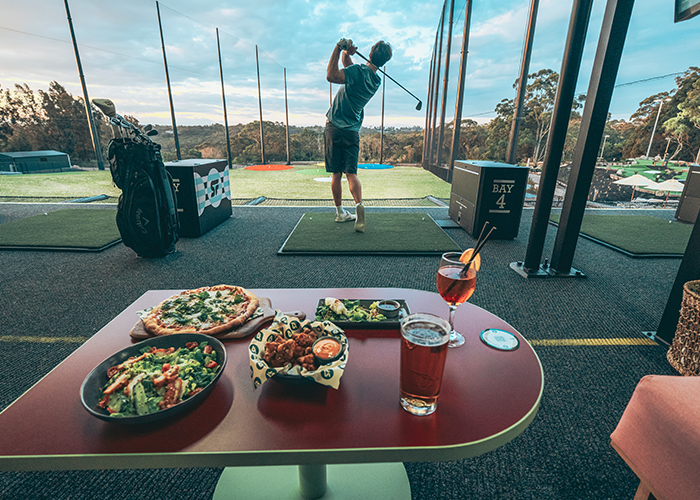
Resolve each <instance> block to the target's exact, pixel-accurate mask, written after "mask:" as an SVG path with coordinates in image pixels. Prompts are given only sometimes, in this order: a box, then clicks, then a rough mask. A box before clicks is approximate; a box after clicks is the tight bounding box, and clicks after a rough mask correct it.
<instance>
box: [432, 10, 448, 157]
mask: <svg viewBox="0 0 700 500" xmlns="http://www.w3.org/2000/svg"><path fill="white" fill-rule="evenodd" d="M445 9H447V0H445V3H444V4H443V6H442V16H441V17H440V43H439V44H438V49H437V67H436V69H435V93H434V94H433V116H432V119H433V126H432V133H431V134H430V159H429V161H430V163H431V164H433V158H434V157H435V155H434V148H435V137H434V135H435V127H436V126H437V99H438V95H440V77H439V75H440V69H441V67H442V36H443V33H444V32H445ZM442 91H443V93H444V92H445V89H443V90H442ZM435 164H436V165H437V161H436V162H435ZM438 166H439V165H438Z"/></svg>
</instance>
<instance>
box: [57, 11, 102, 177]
mask: <svg viewBox="0 0 700 500" xmlns="http://www.w3.org/2000/svg"><path fill="white" fill-rule="evenodd" d="M63 3H64V4H65V6H66V16H67V17H68V27H69V28H70V36H71V39H72V40H73V51H74V52H75V61H76V63H77V64H78V76H79V77H80V85H81V86H82V87H83V100H84V101H85V114H86V115H87V119H88V126H89V128H90V137H91V138H92V146H93V147H94V148H95V159H96V160H97V168H98V170H104V169H105V165H104V160H103V159H102V146H101V145H100V136H99V135H98V133H97V126H96V125H95V117H94V116H93V115H92V105H91V104H90V98H89V97H88V91H87V85H85V75H84V74H83V65H82V63H81V62H80V53H79V52H78V42H77V41H76V40H75V31H74V30H73V19H72V18H71V15H70V9H69V8H68V0H64V2H63Z"/></svg>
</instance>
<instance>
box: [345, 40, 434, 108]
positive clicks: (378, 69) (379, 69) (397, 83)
mask: <svg viewBox="0 0 700 500" xmlns="http://www.w3.org/2000/svg"><path fill="white" fill-rule="evenodd" d="M355 54H357V55H358V56H360V57H361V58H362V59H364V60H365V61H367V62H372V61H370V60H369V59H367V58H366V57H365V56H363V55H362V54H360V53H359V52H357V51H356V52H355ZM377 71H380V72H381V73H382V74H383V75H384V76H386V77H387V78H388V79H389V80H391V81H392V82H394V83H395V84H396V85H398V86H399V87H401V88H402V89H404V90H405V91H406V92H408V93H409V94H410V95H411V96H412V97H413V98H414V99H416V100H418V102H421V100H420V99H418V98H417V97H416V96H415V95H413V93H411V91H410V90H408V89H407V88H406V87H404V86H403V85H401V84H400V83H399V82H397V81H396V80H394V79H393V78H392V77H390V76H389V75H387V74H386V73H385V72H384V70H383V69H381V68H377Z"/></svg>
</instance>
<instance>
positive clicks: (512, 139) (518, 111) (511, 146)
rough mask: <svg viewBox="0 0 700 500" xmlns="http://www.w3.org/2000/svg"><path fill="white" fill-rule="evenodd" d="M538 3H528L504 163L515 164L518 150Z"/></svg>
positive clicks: (534, 0) (533, 0) (534, 1)
mask: <svg viewBox="0 0 700 500" xmlns="http://www.w3.org/2000/svg"><path fill="white" fill-rule="evenodd" d="M539 3H540V2H539V0H532V3H530V16H529V17H528V22H527V31H526V34H525V47H524V48H523V60H522V64H521V65H520V78H519V79H518V96H517V98H516V100H515V109H514V110H513V123H511V127H510V136H509V138H508V148H507V150H506V163H510V164H513V165H514V164H515V161H516V153H517V150H518V133H519V132H520V122H521V121H522V116H523V101H524V100H525V91H526V90H527V74H528V73H529V72H530V56H531V55H532V43H533V39H534V38H535V24H536V22H537V9H538V5H539ZM535 165H537V158H535Z"/></svg>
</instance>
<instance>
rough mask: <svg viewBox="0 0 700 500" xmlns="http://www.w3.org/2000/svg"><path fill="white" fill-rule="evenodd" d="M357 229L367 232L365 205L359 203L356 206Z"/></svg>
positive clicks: (360, 231)
mask: <svg viewBox="0 0 700 500" xmlns="http://www.w3.org/2000/svg"><path fill="white" fill-rule="evenodd" d="M355 217H356V219H355V231H357V232H359V233H364V232H365V206H364V205H363V204H362V203H358V204H357V205H356V206H355Z"/></svg>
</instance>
